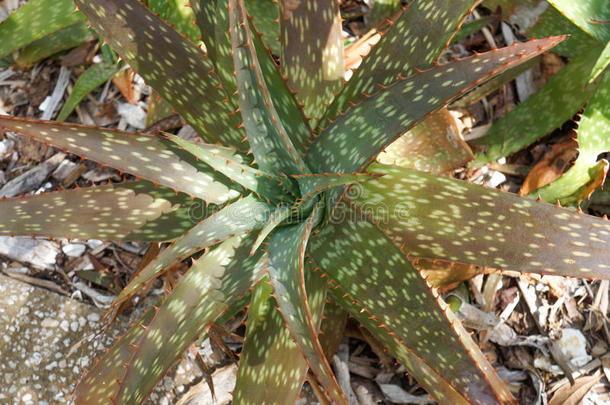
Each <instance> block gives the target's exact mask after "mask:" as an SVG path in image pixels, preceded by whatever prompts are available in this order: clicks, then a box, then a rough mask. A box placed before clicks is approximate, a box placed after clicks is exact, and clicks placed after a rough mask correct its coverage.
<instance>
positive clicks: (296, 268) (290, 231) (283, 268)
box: [266, 206, 348, 404]
mask: <svg viewBox="0 0 610 405" xmlns="http://www.w3.org/2000/svg"><path fill="white" fill-rule="evenodd" d="M321 214H322V210H321V209H320V208H319V206H316V207H315V208H314V210H313V212H312V214H311V216H310V217H309V219H308V220H307V221H304V222H301V223H300V224H298V225H292V226H289V227H284V228H280V229H278V230H277V231H276V232H275V233H274V234H273V236H272V237H271V239H270V240H269V247H268V251H267V252H268V254H267V256H266V257H267V259H268V262H267V271H268V272H269V279H270V280H271V285H272V286H273V290H274V293H275V297H276V299H277V302H278V304H279V307H280V310H281V311H282V314H283V316H284V320H285V321H286V326H287V327H288V329H289V330H290V333H291V334H292V336H293V337H294V339H295V341H296V343H297V344H298V345H299V347H300V348H301V350H302V351H303V355H304V356H305V359H306V360H307V363H308V364H309V367H311V369H312V370H313V372H314V373H315V375H316V376H317V378H318V380H319V381H320V382H321V383H322V385H323V387H324V388H325V389H326V390H327V392H328V394H329V396H330V397H331V398H332V400H333V402H334V403H337V404H347V403H348V402H347V399H346V398H345V395H344V394H343V392H342V391H341V388H340V387H339V384H338V383H337V381H336V380H335V377H334V375H333V372H332V370H331V368H330V365H329V364H328V360H327V359H326V357H325V356H324V352H323V350H322V346H321V345H320V341H319V340H318V335H317V330H318V327H319V325H318V326H316V325H315V324H314V321H313V319H312V315H311V309H310V308H309V303H308V299H307V292H306V290H305V259H304V258H305V256H304V255H305V249H306V246H307V241H308V240H309V235H310V233H311V231H312V228H313V227H314V226H315V225H317V222H318V221H319V220H320V217H321Z"/></svg>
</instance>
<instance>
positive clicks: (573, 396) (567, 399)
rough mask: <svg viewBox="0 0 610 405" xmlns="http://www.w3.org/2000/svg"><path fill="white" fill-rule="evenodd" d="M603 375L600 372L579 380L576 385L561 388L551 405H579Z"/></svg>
mask: <svg viewBox="0 0 610 405" xmlns="http://www.w3.org/2000/svg"><path fill="white" fill-rule="evenodd" d="M600 378H601V373H600V372H599V370H598V371H597V372H595V374H593V375H590V376H586V377H580V378H577V379H576V381H575V383H574V385H568V384H566V385H564V386H563V387H561V388H559V389H558V390H557V392H555V395H553V398H552V399H551V400H550V401H549V405H578V404H580V403H581V402H580V401H581V400H582V399H583V398H584V396H585V395H587V392H589V390H590V389H591V388H592V387H593V386H594V385H595V384H597V383H598V382H599V380H600Z"/></svg>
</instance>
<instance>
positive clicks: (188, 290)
mask: <svg viewBox="0 0 610 405" xmlns="http://www.w3.org/2000/svg"><path fill="white" fill-rule="evenodd" d="M251 242H252V240H251V238H249V237H242V236H236V237H234V238H231V239H229V240H227V241H226V242H224V243H222V244H221V245H220V246H218V247H217V248H216V249H214V250H212V251H211V252H209V253H207V254H206V255H205V256H203V257H202V258H201V259H199V260H196V261H195V262H194V264H193V266H192V267H191V269H190V270H189V272H188V273H187V274H186V275H185V276H184V277H183V278H182V279H181V280H180V282H179V283H178V285H177V286H176V288H175V289H174V290H173V291H172V294H171V296H170V297H169V298H168V299H167V300H166V301H165V302H164V303H163V305H162V306H161V307H160V308H159V309H158V310H157V311H156V313H155V315H154V317H153V319H152V320H151V322H150V323H149V324H148V326H146V330H145V331H144V332H143V333H142V336H141V337H140V338H139V339H137V342H136V343H135V347H134V348H133V353H132V356H131V358H130V359H129V361H128V362H127V364H126V368H125V374H124V375H123V376H122V377H121V378H120V381H119V382H120V383H119V384H115V385H114V386H113V387H112V388H113V390H112V391H113V392H112V394H111V395H110V397H112V398H114V401H116V402H118V403H141V402H142V401H143V400H144V399H145V398H146V396H147V395H148V393H149V392H150V391H151V390H152V389H153V387H154V386H155V385H156V383H157V381H158V380H159V379H160V378H161V377H163V375H164V374H165V373H166V372H167V370H168V369H169V368H170V366H171V365H172V364H173V363H174V362H175V359H176V358H177V357H178V356H180V354H182V352H184V350H186V349H187V347H188V346H189V345H190V344H191V343H192V342H193V341H194V340H195V339H196V338H197V337H198V336H199V335H200V334H201V333H203V332H204V330H205V328H206V327H207V326H208V325H209V324H210V322H212V321H214V320H215V319H216V318H217V317H219V316H220V315H221V314H222V313H223V311H224V310H225V309H227V308H228V307H229V306H230V305H231V304H232V302H233V301H234V300H235V299H236V298H237V297H238V296H239V295H241V294H243V293H244V292H245V291H246V290H247V289H248V288H249V287H250V286H251V285H253V284H254V283H256V282H257V281H258V280H259V279H260V278H261V277H262V276H263V274H264V272H263V270H262V269H263V266H262V263H261V262H260V257H258V256H254V257H250V256H249V251H250V247H249V243H251ZM168 341H171V343H172V344H167V342H168ZM94 390H95V388H94ZM93 392H95V391H93ZM85 395H87V391H86V390H83V396H80V395H79V394H78V389H77V392H76V399H77V403H78V402H79V401H80V400H81V398H82V402H81V403H88V404H89V403H100V404H101V403H104V404H105V403H108V401H109V400H110V397H106V398H104V397H101V396H99V397H98V398H84V396H85ZM86 400H93V401H94V402H87V401H86Z"/></svg>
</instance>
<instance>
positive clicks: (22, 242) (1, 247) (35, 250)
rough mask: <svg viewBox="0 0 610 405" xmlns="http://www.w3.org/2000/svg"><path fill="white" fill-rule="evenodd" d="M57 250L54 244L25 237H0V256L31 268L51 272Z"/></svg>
mask: <svg viewBox="0 0 610 405" xmlns="http://www.w3.org/2000/svg"><path fill="white" fill-rule="evenodd" d="M57 253H59V248H58V246H57V244H56V243H55V242H52V241H48V240H44V239H32V238H29V237H25V236H15V237H11V236H0V255H2V256H6V257H8V258H9V259H11V260H15V261H17V262H20V263H27V264H30V265H31V266H32V267H35V268H37V269H43V270H51V269H53V268H54V266H55V258H56V257H57Z"/></svg>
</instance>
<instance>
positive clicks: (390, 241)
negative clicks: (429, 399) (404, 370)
mask: <svg viewBox="0 0 610 405" xmlns="http://www.w3.org/2000/svg"><path fill="white" fill-rule="evenodd" d="M393 180H395V179H393ZM410 184H415V183H410ZM418 195H419V196H421V195H425V194H418ZM350 214H357V212H350V213H348V214H347V215H346V216H345V218H344V219H342V221H341V222H340V223H333V224H330V225H329V226H327V227H326V228H324V229H323V230H321V231H320V233H319V234H318V235H317V236H316V237H315V238H312V240H311V242H310V243H311V245H310V249H309V252H310V254H311V255H312V257H313V258H314V259H315V261H316V262H317V263H319V264H320V266H321V268H322V269H324V271H326V274H327V275H328V276H329V277H330V278H331V279H332V280H333V282H334V283H335V284H336V285H337V286H339V288H340V289H341V290H342V291H341V293H343V294H347V295H348V297H346V298H349V300H351V302H353V303H354V304H348V305H346V306H345V307H344V308H346V309H347V310H348V311H350V313H352V314H354V312H356V315H355V316H356V317H357V319H359V320H360V319H361V318H367V317H368V318H369V320H368V321H365V320H364V319H363V322H364V325H365V326H367V327H368V328H370V329H369V330H370V331H371V333H373V334H374V335H375V336H378V337H379V338H380V339H382V342H384V343H385V342H386V341H387V342H388V343H391V344H390V345H389V348H390V349H394V350H396V352H397V355H400V357H399V359H400V360H402V361H404V364H405V366H407V367H408V368H409V370H410V371H413V372H414V374H415V375H416V376H417V377H419V381H418V382H419V383H420V384H423V385H424V386H425V387H426V388H427V389H429V390H430V392H431V393H432V394H433V395H435V396H436V397H437V398H438V397H440V398H442V399H443V400H444V401H443V402H446V403H449V402H448V399H449V398H447V399H445V398H444V397H445V396H446V395H447V394H449V393H451V394H452V396H451V397H452V399H454V398H455V397H457V398H460V397H461V398H460V400H459V401H458V402H460V403H475V404H507V403H516V401H515V400H514V399H513V397H512V395H511V394H510V392H509V391H508V388H507V387H506V386H505V385H504V383H503V382H502V381H501V380H500V378H499V377H498V376H497V375H496V374H495V372H494V370H493V368H492V367H491V365H490V364H489V362H488V361H487V360H486V359H485V356H484V355H483V354H482V353H481V351H480V349H479V348H478V346H477V345H476V343H474V341H473V340H472V338H471V337H470V336H469V334H468V333H467V332H466V331H465V330H464V328H463V327H462V325H461V323H460V322H459V321H457V320H456V319H455V318H454V317H453V314H452V312H451V310H450V309H449V308H448V307H447V306H446V305H445V304H444V302H443V301H442V300H441V299H439V296H438V294H437V293H436V291H434V290H433V289H431V287H430V286H429V284H428V283H427V282H426V280H425V279H424V278H423V277H422V275H421V274H420V273H419V272H418V271H417V270H416V269H415V268H413V267H412V266H411V264H410V262H409V260H408V259H407V255H406V252H404V251H403V250H401V248H400V244H401V242H400V240H399V239H400V238H399V237H397V236H396V235H394V234H392V233H389V232H386V231H385V230H384V229H383V228H382V227H381V226H379V225H378V223H377V218H374V217H372V215H370V214H369V213H365V214H364V215H362V216H359V215H355V216H353V215H350ZM373 215H374V214H373ZM333 222H334V221H333ZM380 257H383V260H379V258H380ZM331 290H332V284H331ZM349 300H348V302H349ZM344 301H345V298H344V299H343V300H341V299H340V300H339V303H340V304H341V305H344ZM354 306H356V307H359V308H358V310H356V311H354ZM360 312H365V313H366V316H362V314H358V313H360ZM371 321H373V324H371ZM380 329H385V330H381V331H380ZM388 335H389V336H388ZM438 341H442V342H443V343H442V344H441V345H435V346H434V348H432V347H431V346H430V342H438ZM404 352H408V353H409V354H408V355H407V354H406V353H404ZM432 370H434V371H433V372H432V373H431V375H426V374H427V373H429V372H430V371H432Z"/></svg>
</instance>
